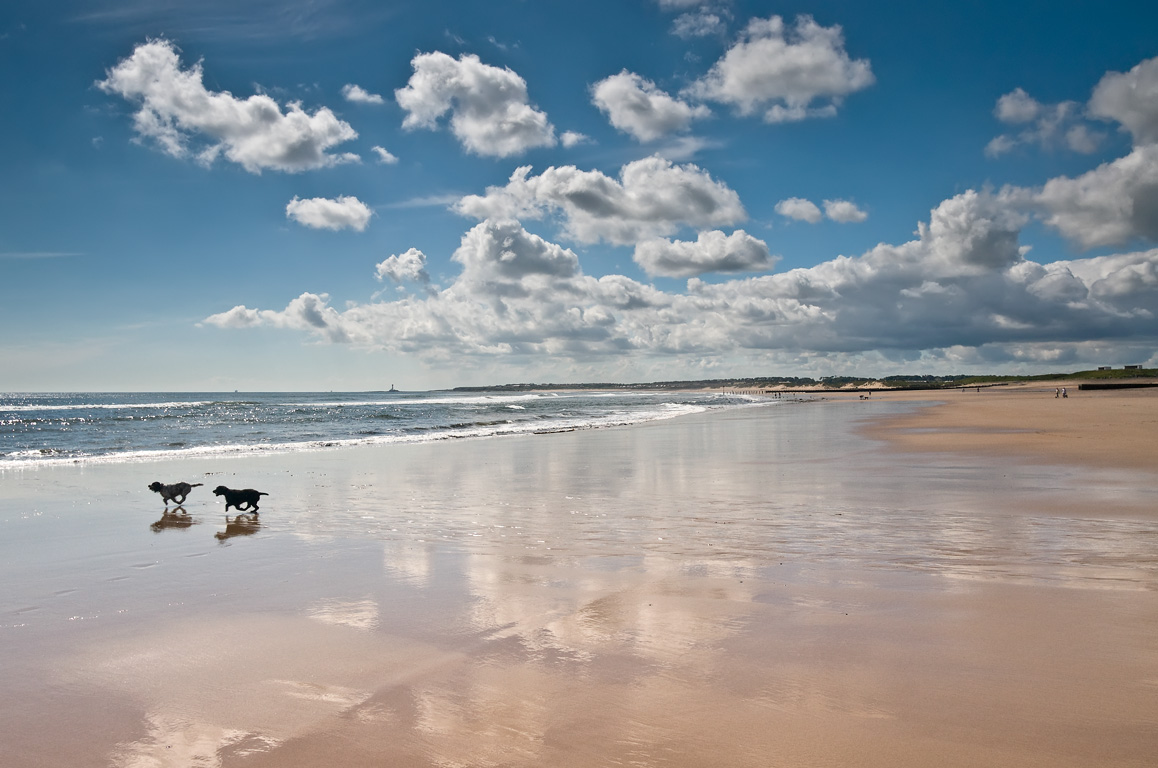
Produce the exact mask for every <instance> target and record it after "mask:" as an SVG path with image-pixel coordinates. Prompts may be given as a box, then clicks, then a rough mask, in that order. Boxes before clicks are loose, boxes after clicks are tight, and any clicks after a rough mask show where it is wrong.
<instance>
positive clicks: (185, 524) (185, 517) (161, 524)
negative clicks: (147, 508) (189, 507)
mask: <svg viewBox="0 0 1158 768" xmlns="http://www.w3.org/2000/svg"><path fill="white" fill-rule="evenodd" d="M195 522H197V521H196V520H194V519H193V517H192V515H190V514H189V513H188V512H186V511H185V508H184V507H181V506H176V507H173V509H172V511H170V510H169V508H168V507H166V508H165V511H164V512H162V513H161V519H160V520H158V521H157V522H155V523H153V524H152V525H150V526H149V527H150V528H152V529H153V530H154V531H156V532H157V533H160V532H161V531H163V530H165V529H166V528H180V529H184V528H189V527H191V526H192V525H193V524H194V523H195Z"/></svg>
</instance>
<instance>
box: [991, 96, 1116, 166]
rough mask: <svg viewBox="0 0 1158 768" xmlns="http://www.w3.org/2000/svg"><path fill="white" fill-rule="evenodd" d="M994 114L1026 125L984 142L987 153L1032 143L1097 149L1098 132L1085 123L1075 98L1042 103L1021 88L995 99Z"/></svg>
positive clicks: (1082, 150) (1084, 151) (1010, 122)
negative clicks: (1015, 131)
mask: <svg viewBox="0 0 1158 768" xmlns="http://www.w3.org/2000/svg"><path fill="white" fill-rule="evenodd" d="M993 114H994V116H995V117H996V118H997V119H998V120H1000V121H1001V122H1003V123H1006V124H1008V125H1024V126H1026V127H1025V128H1024V129H1022V130H1021V131H1019V132H1017V133H1016V134H1002V135H1000V136H997V137H995V138H993V139H992V140H991V141H990V142H989V143H988V144H987V145H985V155H986V156H987V157H1000V156H1001V155H1004V154H1006V153H1008V152H1011V151H1012V150H1013V149H1015V148H1016V147H1018V146H1023V145H1034V146H1038V147H1040V148H1042V149H1045V150H1053V149H1056V148H1058V147H1064V148H1066V149H1069V150H1071V151H1074V152H1080V153H1082V154H1090V153H1092V152H1094V151H1096V150H1097V148H1098V144H1099V143H1100V142H1101V140H1102V138H1103V137H1102V134H1100V133H1097V132H1096V131H1093V130H1091V129H1090V128H1089V126H1087V125H1085V124H1084V123H1083V122H1082V121H1083V119H1084V118H1083V114H1082V107H1081V105H1080V104H1078V103H1077V102H1076V101H1063V102H1060V103H1058V104H1042V103H1041V102H1039V101H1038V100H1036V99H1034V98H1033V97H1032V96H1030V95H1029V94H1028V93H1026V92H1025V91H1024V90H1023V89H1021V88H1015V89H1013V90H1012V91H1010V92H1009V93H1007V94H1005V95H1004V96H1002V97H1000V98H999V99H998V100H997V105H996V106H995V107H994V108H993Z"/></svg>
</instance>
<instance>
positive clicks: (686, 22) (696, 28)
mask: <svg viewBox="0 0 1158 768" xmlns="http://www.w3.org/2000/svg"><path fill="white" fill-rule="evenodd" d="M726 29H727V23H726V22H725V21H724V19H723V18H722V17H721V16H720V15H719V14H718V13H712V12H711V11H707V10H703V9H701V10H699V11H696V12H694V13H683V14H680V15H679V16H677V17H676V19H675V21H673V22H672V25H671V33H672V34H673V35H675V36H676V37H681V38H683V39H684V40H689V39H691V38H693V37H708V36H710V35H719V34H723V32H724V31H725V30H726Z"/></svg>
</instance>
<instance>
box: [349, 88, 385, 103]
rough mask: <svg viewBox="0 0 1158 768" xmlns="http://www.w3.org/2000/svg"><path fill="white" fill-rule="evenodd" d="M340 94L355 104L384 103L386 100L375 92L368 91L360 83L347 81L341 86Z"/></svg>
mask: <svg viewBox="0 0 1158 768" xmlns="http://www.w3.org/2000/svg"><path fill="white" fill-rule="evenodd" d="M342 96H344V97H345V98H346V101H352V102H354V103H355V104H385V103H386V100H385V99H384V98H382V97H381V96H380V95H378V94H376V93H370V92H369V91H367V90H365V89H364V88H362V86H360V85H354V84H353V83H347V84H346V85H344V86H342Z"/></svg>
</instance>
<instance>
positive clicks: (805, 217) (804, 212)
mask: <svg viewBox="0 0 1158 768" xmlns="http://www.w3.org/2000/svg"><path fill="white" fill-rule="evenodd" d="M776 213H778V214H780V215H781V216H784V217H786V218H789V219H796V220H797V221H807V222H808V223H809V224H815V223H817V222H818V221H820V218H821V213H820V208H818V207H817V206H816V203H814V202H812V201H811V200H805V199H804V198H803V197H789V198H787V199H785V200H781V201H780V202H778V203H776Z"/></svg>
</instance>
